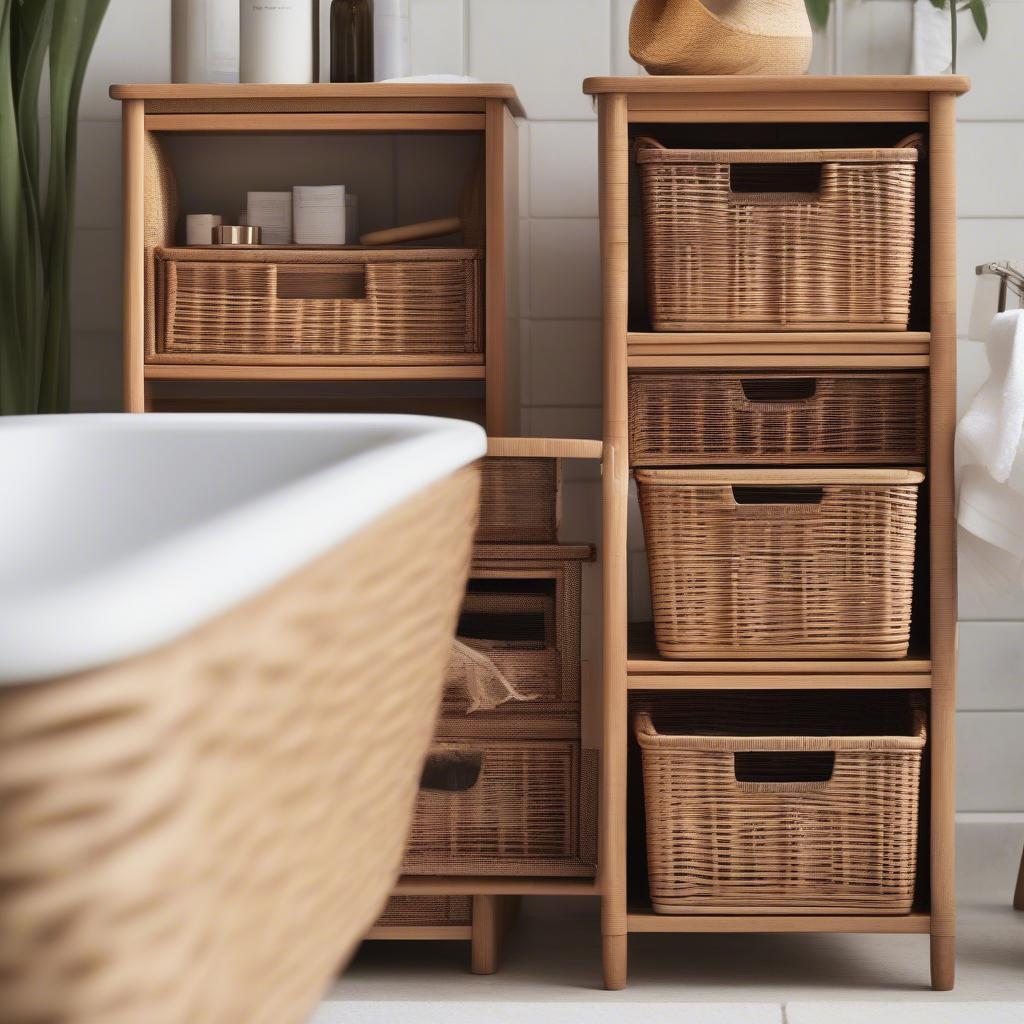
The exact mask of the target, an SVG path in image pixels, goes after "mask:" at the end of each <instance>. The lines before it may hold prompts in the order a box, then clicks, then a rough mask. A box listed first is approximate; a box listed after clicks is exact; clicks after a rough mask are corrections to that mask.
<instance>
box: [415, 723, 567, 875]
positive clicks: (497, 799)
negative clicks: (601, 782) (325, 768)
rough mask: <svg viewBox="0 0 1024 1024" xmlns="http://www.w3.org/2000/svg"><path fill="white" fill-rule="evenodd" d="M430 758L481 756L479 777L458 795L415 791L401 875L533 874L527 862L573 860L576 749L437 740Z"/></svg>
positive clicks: (551, 743) (559, 745) (563, 745)
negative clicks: (416, 798)
mask: <svg viewBox="0 0 1024 1024" xmlns="http://www.w3.org/2000/svg"><path fill="white" fill-rule="evenodd" d="M431 754H432V756H441V757H443V756H445V755H447V754H457V755H468V756H470V757H477V758H479V763H480V774H479V779H478V780H477V781H476V782H475V783H474V784H473V785H472V786H471V787H470V788H469V789H467V790H465V791H464V792H447V791H438V790H428V789H422V788H421V789H420V794H419V799H418V801H417V804H416V816H415V820H414V823H413V827H412V831H411V832H410V835H409V843H408V847H407V849H406V856H405V863H404V870H405V872H406V873H408V874H428V875H430V874H441V875H443V874H468V875H476V874H489V873H498V874H532V873H535V871H534V869H533V868H532V867H531V864H532V863H533V862H538V861H539V862H544V861H553V860H558V859H561V858H565V859H569V858H573V857H575V856H576V852H577V848H578V834H577V828H578V822H577V812H578V792H579V774H580V763H579V760H580V754H579V743H577V742H560V741H555V740H537V741H530V740H515V739H509V740H468V741H462V742H459V743H446V742H438V743H435V745H434V747H433V748H432V749H431Z"/></svg>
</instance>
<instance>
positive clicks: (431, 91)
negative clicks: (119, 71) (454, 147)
mask: <svg viewBox="0 0 1024 1024" xmlns="http://www.w3.org/2000/svg"><path fill="white" fill-rule="evenodd" d="M110 96H111V98H112V99H115V100H154V101H156V100H159V101H174V102H175V103H178V104H187V103H189V102H194V103H196V104H203V103H208V102H210V101H220V102H232V101H235V102H239V101H250V102H252V101H257V102H258V101H260V100H264V101H268V100H289V101H292V102H301V101H303V100H309V101H322V100H332V99H334V100H347V101H359V100H366V101H371V102H372V101H375V100H378V101H379V100H387V101H389V105H390V106H391V107H392V109H395V110H397V111H401V110H402V109H403V107H406V105H407V109H408V111H409V112H410V113H422V112H424V111H425V110H426V109H428V108H429V109H430V110H436V111H438V112H445V111H448V110H453V109H458V110H466V109H468V108H467V103H472V101H477V102H478V103H479V109H481V110H482V109H483V106H484V102H485V101H486V100H501V101H502V102H503V103H505V104H506V105H507V106H508V108H509V110H510V111H511V113H512V114H513V115H515V116H516V117H524V116H525V111H524V110H523V106H522V103H521V102H520V100H519V97H518V96H517V95H516V90H515V87H514V86H512V85H508V84H506V83H503V82H395V83H390V82H388V83H384V82H365V83H358V84H351V85H350V84H344V85H341V84H335V83H327V82H321V83H318V84H316V85H313V84H310V85H251V84H246V85H223V84H202V85H192V84H189V85H185V84H178V83H173V84H171V83H167V82H155V83H149V84H130V85H112V86H111V87H110Z"/></svg>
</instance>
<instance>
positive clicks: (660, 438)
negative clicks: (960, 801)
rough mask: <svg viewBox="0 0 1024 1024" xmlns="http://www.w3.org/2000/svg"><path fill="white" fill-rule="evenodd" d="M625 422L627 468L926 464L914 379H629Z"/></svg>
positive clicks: (919, 385)
mask: <svg viewBox="0 0 1024 1024" xmlns="http://www.w3.org/2000/svg"><path fill="white" fill-rule="evenodd" d="M629 416H630V459H631V461H632V463H633V465H637V466H672V465H677V466H682V465H729V464H733V465H737V464H741V463H772V464H775V465H821V464H823V463H831V464H833V465H835V464H842V463H850V464H859V465H904V466H907V465H922V464H923V463H924V462H925V461H926V440H925V439H926V437H927V430H928V402H927V381H926V378H925V375H924V374H923V373H842V374H835V375H820V376H792V375H789V374H785V373H775V374H757V373H755V374H744V373H689V374H687V373H657V374H650V373H644V374H636V375H634V376H633V377H631V378H630V382H629Z"/></svg>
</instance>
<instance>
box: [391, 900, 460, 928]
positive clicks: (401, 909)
mask: <svg viewBox="0 0 1024 1024" xmlns="http://www.w3.org/2000/svg"><path fill="white" fill-rule="evenodd" d="M472 922H473V897H472V896H392V897H391V899H389V900H388V905H387V906H386V907H385V908H384V913H383V914H381V916H380V917H379V918H378V920H377V924H376V926H375V927H377V928H429V927H444V926H447V925H451V926H453V927H457V926H460V925H461V926H465V925H469V924H472Z"/></svg>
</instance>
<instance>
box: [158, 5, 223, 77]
mask: <svg viewBox="0 0 1024 1024" xmlns="http://www.w3.org/2000/svg"><path fill="white" fill-rule="evenodd" d="M238 14H239V11H238V4H237V3H236V2H235V0H171V81H172V82H237V81H238Z"/></svg>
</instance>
